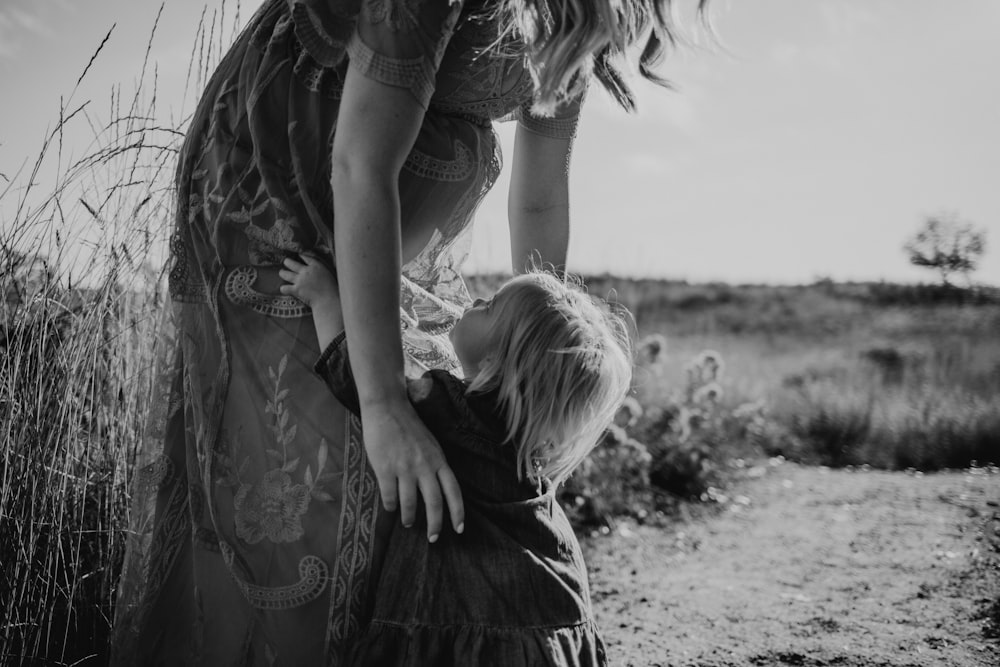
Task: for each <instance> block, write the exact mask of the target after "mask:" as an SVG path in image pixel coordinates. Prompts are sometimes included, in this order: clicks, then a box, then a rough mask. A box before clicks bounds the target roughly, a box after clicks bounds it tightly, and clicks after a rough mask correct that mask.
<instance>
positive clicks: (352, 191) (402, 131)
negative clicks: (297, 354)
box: [332, 67, 464, 541]
mask: <svg viewBox="0 0 1000 667" xmlns="http://www.w3.org/2000/svg"><path fill="white" fill-rule="evenodd" d="M423 115H424V110H423V108H422V107H421V106H420V104H419V103H418V102H417V100H416V99H415V98H414V97H413V95H412V94H411V93H410V92H409V91H408V90H406V89H403V88H398V87H394V86H389V85H386V84H383V83H380V82H378V81H374V80H372V79H370V78H367V77H365V76H363V75H362V74H360V73H358V72H356V71H355V70H354V69H353V68H350V67H349V68H348V70H347V77H346V80H345V82H344V92H343V98H342V101H341V105H340V112H339V115H338V118H337V131H336V133H335V138H334V141H333V171H332V180H333V200H334V245H335V253H336V261H337V278H338V281H339V283H340V288H341V302H342V307H343V315H344V325H345V329H346V332H347V342H348V345H349V347H350V349H351V351H352V357H351V364H352V370H353V372H354V376H355V380H356V382H357V387H358V395H359V398H360V400H361V421H362V427H363V429H364V437H365V449H366V450H367V452H368V455H369V458H370V460H371V464H372V468H373V469H374V471H375V475H376V477H377V478H378V483H379V490H380V492H381V495H382V502H383V504H384V505H385V507H386V509H387V510H389V511H392V510H394V509H395V508H396V507H397V503H398V506H399V509H400V515H401V519H402V522H403V524H404V525H406V526H409V525H411V524H412V523H413V521H414V519H415V516H416V509H417V494H418V493H419V494H420V495H421V496H422V497H423V500H424V504H425V506H426V510H427V525H428V528H427V530H428V537H429V538H430V539H431V540H432V541H433V540H434V539H436V538H437V535H438V534H439V533H440V530H441V524H442V517H443V512H444V507H443V502H446V503H447V506H448V509H449V511H450V514H451V521H452V525H453V526H454V527H455V530H457V531H459V532H461V528H462V524H463V522H464V510H463V504H462V497H461V491H460V489H459V487H458V482H457V481H456V480H455V476H454V475H453V474H452V472H451V469H450V468H449V467H448V464H447V463H446V462H445V460H444V455H443V454H442V453H441V448H440V447H439V446H438V444H437V442H436V441H435V440H434V438H433V436H431V434H430V432H428V430H427V428H426V427H425V426H424V424H423V423H422V422H421V421H420V419H419V417H417V414H416V412H415V411H414V409H413V407H412V406H411V405H410V403H409V401H408V399H407V396H406V384H405V379H404V376H403V352H402V343H401V340H400V331H399V290H400V270H401V267H400V262H401V260H400V245H401V244H400V202H399V186H398V182H399V172H400V169H401V168H402V165H403V161H404V160H405V159H406V156H407V154H408V153H409V151H410V149H411V148H412V146H413V143H414V141H415V140H416V137H417V133H418V131H419V130H420V124H421V122H422V119H423ZM442 493H443V499H442Z"/></svg>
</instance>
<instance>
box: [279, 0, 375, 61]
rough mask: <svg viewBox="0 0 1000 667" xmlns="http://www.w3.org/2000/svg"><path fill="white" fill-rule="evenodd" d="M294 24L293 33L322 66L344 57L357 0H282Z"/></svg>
mask: <svg viewBox="0 0 1000 667" xmlns="http://www.w3.org/2000/svg"><path fill="white" fill-rule="evenodd" d="M285 2H286V3H288V8H289V11H290V12H291V14H292V22H293V23H294V24H295V36H296V37H297V38H298V40H299V42H300V43H301V44H302V48H304V49H305V50H306V51H307V52H308V53H309V55H310V56H312V57H313V59H314V60H316V62H318V63H319V64H320V65H322V66H324V67H336V66H338V65H340V64H341V63H342V62H343V60H344V55H345V54H346V52H347V43H348V42H349V41H350V39H351V35H353V34H354V29H355V24H356V23H357V18H358V0H285Z"/></svg>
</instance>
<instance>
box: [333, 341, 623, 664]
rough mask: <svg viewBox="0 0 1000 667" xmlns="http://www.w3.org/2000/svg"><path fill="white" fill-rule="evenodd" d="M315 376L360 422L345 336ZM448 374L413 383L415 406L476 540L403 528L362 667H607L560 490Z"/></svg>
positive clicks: (493, 411) (491, 401)
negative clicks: (527, 463) (523, 468)
mask: <svg viewBox="0 0 1000 667" xmlns="http://www.w3.org/2000/svg"><path fill="white" fill-rule="evenodd" d="M316 371H317V373H319V374H320V375H321V376H322V377H323V379H324V380H325V381H326V383H327V385H328V386H329V387H330V389H331V391H332V392H333V394H334V395H335V396H336V397H337V399H338V400H339V401H340V402H342V403H343V404H344V406H345V407H347V408H348V409H349V410H351V411H352V412H355V413H357V412H358V410H359V404H358V397H357V390H356V388H355V385H354V379H353V376H352V374H351V370H350V364H349V361H348V355H347V348H346V341H345V338H344V335H343V334H341V335H340V336H339V337H338V338H337V339H335V340H334V341H333V342H332V343H331V344H330V346H329V347H328V348H327V349H326V350H325V351H324V353H323V354H322V356H321V357H320V359H319V361H318V362H317V364H316ZM465 391H466V386H465V384H464V383H463V382H462V381H461V380H459V379H458V378H456V377H455V376H453V375H451V374H450V373H448V372H446V371H441V370H432V371H429V372H427V373H425V374H424V375H423V377H421V378H420V379H419V380H411V381H410V386H409V393H410V400H411V401H412V403H413V405H414V407H415V408H416V410H417V413H418V414H419V415H420V417H421V419H422V420H423V422H424V423H425V424H426V425H427V427H428V429H429V430H430V431H431V433H433V434H434V436H435V437H436V438H437V440H438V442H439V443H440V445H441V448H442V449H443V450H444V454H445V457H446V458H447V460H448V464H449V465H450V466H451V469H452V470H453V471H454V473H455V476H456V477H457V478H458V481H459V483H460V484H461V487H462V497H463V499H464V501H465V532H464V533H463V534H461V535H456V534H455V533H454V532H452V531H451V530H445V531H444V532H443V533H442V534H441V537H440V538H439V540H438V541H437V542H436V543H434V544H431V543H429V542H428V541H427V536H426V527H423V528H422V527H421V526H420V524H419V523H418V524H417V525H416V526H414V527H411V528H403V527H402V526H401V525H400V524H399V522H398V521H397V522H396V526H395V528H394V529H393V532H392V536H391V538H390V542H389V546H388V550H387V553H386V557H385V561H384V565H383V568H382V572H381V576H380V578H379V580H378V584H377V588H376V591H375V609H374V614H373V617H372V621H371V623H370V624H369V626H368V627H367V629H366V630H365V631H364V632H363V633H362V634H361V637H360V639H359V641H358V642H357V643H356V644H355V645H354V646H352V647H350V648H349V650H348V655H349V656H350V659H349V660H348V661H347V662H348V664H356V665H380V666H383V665H385V666H393V665H412V666H417V665H420V666H424V665H434V666H444V665H484V666H485V665H497V666H498V667H499V666H502V667H516V666H518V665H525V666H527V665H604V664H606V658H605V650H604V644H603V642H602V641H601V639H600V636H599V634H598V631H597V627H596V625H595V623H594V619H593V612H592V611H591V605H590V592H589V587H588V584H587V572H586V567H585V565H584V562H583V554H582V553H581V551H580V546H579V543H578V542H577V540H576V537H575V536H574V535H573V531H572V528H571V527H570V525H569V521H568V520H567V518H566V515H565V514H564V513H563V511H562V508H560V506H559V504H558V503H557V502H556V499H555V490H554V488H553V486H552V485H551V484H548V483H547V482H546V483H544V484H543V485H539V486H536V485H535V484H533V483H531V482H529V481H528V480H527V479H525V480H523V481H521V480H518V475H517V459H516V451H515V448H514V446H513V445H512V444H510V443H507V444H503V443H504V439H505V438H504V423H503V421H502V419H501V418H500V417H499V411H498V409H497V404H496V395H495V394H479V395H466V393H465Z"/></svg>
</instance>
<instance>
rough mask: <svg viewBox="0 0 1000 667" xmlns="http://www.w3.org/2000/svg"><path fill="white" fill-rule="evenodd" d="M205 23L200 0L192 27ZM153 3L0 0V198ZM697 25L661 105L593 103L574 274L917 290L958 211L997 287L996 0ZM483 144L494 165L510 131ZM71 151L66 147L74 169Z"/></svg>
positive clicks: (95, 97) (776, 10)
mask: <svg viewBox="0 0 1000 667" xmlns="http://www.w3.org/2000/svg"><path fill="white" fill-rule="evenodd" d="M678 4H679V5H680V6H682V7H690V6H691V5H693V4H694V3H693V0H688V1H687V2H685V1H684V0H679V3H678ZM258 5H259V0H250V1H249V2H243V3H241V4H240V5H239V19H238V20H237V12H236V8H237V5H236V3H235V2H234V0H229V2H227V3H226V4H225V12H226V16H225V20H224V23H225V25H226V26H227V34H231V32H232V30H231V28H229V26H232V25H233V24H234V23H242V22H245V21H246V20H247V19H248V18H249V16H250V14H252V12H253V10H254V9H256V7H257V6H258ZM219 7H220V3H219V2H216V1H215V0H212V1H211V2H209V4H208V12H209V13H208V16H209V17H211V15H212V12H213V11H215V12H216V13H217V16H218V12H219ZM204 8H205V3H204V2H198V1H197V0H167V1H166V2H165V3H164V5H163V9H162V14H161V17H160V22H159V25H158V27H157V31H156V35H155V38H154V40H153V43H152V47H151V50H150V61H151V62H152V63H155V64H156V68H157V80H158V91H159V92H158V102H159V105H158V109H160V112H161V113H162V114H164V117H165V118H166V119H169V120H171V121H175V120H176V119H178V118H181V117H182V116H183V113H184V111H185V109H187V110H189V109H190V107H191V104H192V103H193V97H194V96H193V94H192V93H191V92H190V91H189V92H188V93H187V94H186V95H185V93H184V81H185V78H186V75H187V72H188V64H189V62H190V60H191V53H192V44H193V41H194V36H195V31H196V26H197V23H198V20H199V17H200V16H201V15H202V10H203V9H204ZM159 9H160V3H159V2H154V1H152V0H90V2H83V1H81V0H76V1H73V0H0V91H2V96H3V98H4V100H5V102H4V103H3V104H2V105H0V175H2V176H0V187H2V185H3V180H4V179H13V178H14V177H15V174H16V173H17V172H18V169H19V167H20V166H21V165H22V164H23V163H24V160H25V159H26V158H27V157H28V156H34V155H36V154H37V153H38V147H39V146H40V145H41V142H42V140H43V138H44V136H45V134H46V128H51V127H52V126H53V125H54V123H55V121H56V120H57V119H58V110H59V105H60V96H63V97H64V98H66V97H68V96H69V94H70V93H71V91H73V88H74V85H75V82H76V81H77V79H78V78H79V76H80V74H81V72H82V71H83V70H84V68H85V67H86V65H87V63H88V61H89V60H90V57H91V55H92V54H93V53H94V51H95V50H96V48H97V46H98V45H99V44H100V43H101V41H102V39H104V37H105V35H106V34H107V33H108V31H109V29H111V28H112V25H114V26H115V27H114V29H113V30H112V33H111V36H110V38H109V39H108V42H107V44H106V45H105V48H104V49H103V50H102V52H101V53H100V55H99V56H98V58H97V59H96V60H95V61H94V62H93V64H92V65H91V67H90V69H89V71H88V74H87V77H86V78H85V80H84V83H83V84H81V86H80V88H79V89H78V90H76V91H75V92H74V93H73V100H74V101H75V102H78V103H79V102H83V101H86V100H91V101H92V105H91V106H90V108H91V109H94V113H95V115H98V114H99V109H100V108H101V105H102V104H103V105H104V106H107V104H106V100H107V99H108V97H109V91H110V89H111V88H112V86H114V85H115V84H119V83H120V84H122V86H123V87H124V88H125V89H128V86H129V85H134V83H133V82H134V81H135V80H136V79H137V77H138V74H139V71H140V68H141V65H142V60H143V56H144V54H145V51H146V44H147V42H148V38H149V35H150V31H151V30H152V28H153V24H154V20H155V18H156V16H157V12H158V11H159ZM710 9H711V14H712V17H713V22H714V27H715V31H716V33H717V34H718V41H719V43H718V44H711V43H710V40H707V39H705V38H704V36H702V37H700V38H697V41H698V42H699V44H697V45H695V46H694V47H692V48H687V49H684V50H682V51H681V52H677V53H674V54H672V55H671V56H670V57H669V58H668V59H667V60H666V61H665V62H664V64H663V65H662V66H661V69H660V71H661V73H662V74H664V75H665V76H667V77H668V78H670V79H671V80H672V81H673V82H674V83H675V85H676V88H677V89H676V90H675V91H666V90H662V89H659V88H657V87H655V86H652V85H648V84H644V83H643V82H636V83H635V88H636V92H637V94H638V103H639V111H638V113H636V114H627V113H625V112H624V111H621V110H620V109H617V108H616V107H614V105H613V104H612V103H611V101H610V98H609V97H608V96H607V95H605V94H604V93H603V92H602V91H600V90H597V89H595V90H592V92H591V94H590V95H589V97H588V100H587V104H586V106H585V108H584V113H583V117H582V119H581V123H580V131H579V137H578V139H577V141H576V145H575V147H574V152H573V162H572V169H571V192H570V196H571V216H572V229H573V231H572V237H571V243H570V260H569V263H570V268H571V270H574V271H577V272H583V273H600V272H609V273H613V274H619V275H628V276H649V277H656V278H669V279H686V280H690V281H708V280H713V281H714V280H719V281H726V282H737V283H803V282H812V281H814V280H817V279H821V278H830V279H833V280H838V281H848V280H889V281H901V282H913V281H921V280H922V281H933V280H936V276H935V275H934V274H933V273H930V272H928V271H927V270H926V269H920V268H917V267H913V266H910V265H909V263H908V261H907V258H906V255H905V254H904V252H903V250H902V245H903V243H904V242H905V241H906V239H907V238H908V237H909V236H911V235H912V234H913V233H914V232H915V231H916V229H917V227H918V226H919V225H920V223H921V222H922V221H923V220H924V218H925V217H927V216H929V215H934V214H938V213H942V212H952V213H955V214H957V215H958V216H959V217H960V218H961V219H963V220H967V221H969V222H972V223H973V224H974V225H976V226H977V227H979V228H982V229H984V230H985V231H986V233H987V250H986V254H985V255H984V256H983V258H982V261H981V265H980V269H979V270H978V271H977V272H976V274H975V275H974V278H975V279H976V280H978V281H981V282H985V283H989V284H994V285H997V284H1000V123H998V122H997V119H998V118H1000V77H997V76H996V65H997V63H1000V40H997V39H996V34H997V32H998V30H1000V2H996V1H995V0H958V1H956V2H953V3H941V2H937V1H935V0H880V1H878V2H873V1H871V0H754V1H753V2H738V1H737V0H729V1H728V2H727V1H726V0H713V2H712V3H711V4H710ZM685 13H689V12H685ZM222 23H223V21H222V20H221V18H220V20H219V24H222ZM689 23H691V22H689ZM991 70H992V71H991ZM106 115H107V114H105V117H106ZM498 131H499V133H500V136H501V139H502V141H503V144H504V148H505V154H506V155H507V156H508V157H509V156H510V155H511V154H512V137H513V127H511V126H510V124H500V125H498ZM79 141H80V143H79V144H78V145H75V144H74V145H69V146H68V147H67V151H69V150H76V151H77V152H78V154H83V151H85V150H86V141H87V138H86V137H83V138H81V139H80V140H79ZM67 143H68V144H72V140H71V139H70V138H67ZM509 169H510V165H509V164H507V165H506V166H505V171H504V175H503V176H502V177H501V180H500V182H499V183H498V184H497V186H496V187H495V188H494V191H493V192H492V193H491V194H490V195H489V197H488V198H487V200H486V201H485V202H484V203H483V205H482V207H481V208H480V210H479V213H478V216H477V223H476V229H475V234H474V241H473V248H472V252H471V254H470V257H469V261H468V265H467V268H468V269H469V270H472V271H477V270H479V271H487V270H503V269H505V268H507V267H508V265H509V249H508V238H509V237H508V235H507V230H506V213H505V211H506V203H505V195H506V188H507V182H508V180H507V176H508V174H509ZM22 173H23V172H22Z"/></svg>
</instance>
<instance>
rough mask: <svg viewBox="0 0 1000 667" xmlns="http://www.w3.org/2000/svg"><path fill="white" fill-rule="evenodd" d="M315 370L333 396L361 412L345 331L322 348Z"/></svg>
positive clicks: (355, 412) (356, 411)
mask: <svg viewBox="0 0 1000 667" xmlns="http://www.w3.org/2000/svg"><path fill="white" fill-rule="evenodd" d="M315 371H316V373H317V374H318V375H319V376H320V377H321V378H323V381H324V382H326V386H327V387H329V388H330V391H331V392H333V396H334V398H336V399H337V400H338V401H340V403H341V404H342V405H343V406H344V407H345V408H347V409H348V410H350V411H351V412H353V413H354V414H356V415H360V414H361V402H360V400H359V399H358V387H357V385H355V384H354V373H352V372H351V360H350V359H349V358H348V356H347V334H346V332H341V333H340V335H338V336H337V337H336V338H334V339H333V341H332V342H331V343H330V344H329V345H327V347H326V349H325V350H323V354H321V355H320V356H319V360H318V361H317V362H316V366H315Z"/></svg>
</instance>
